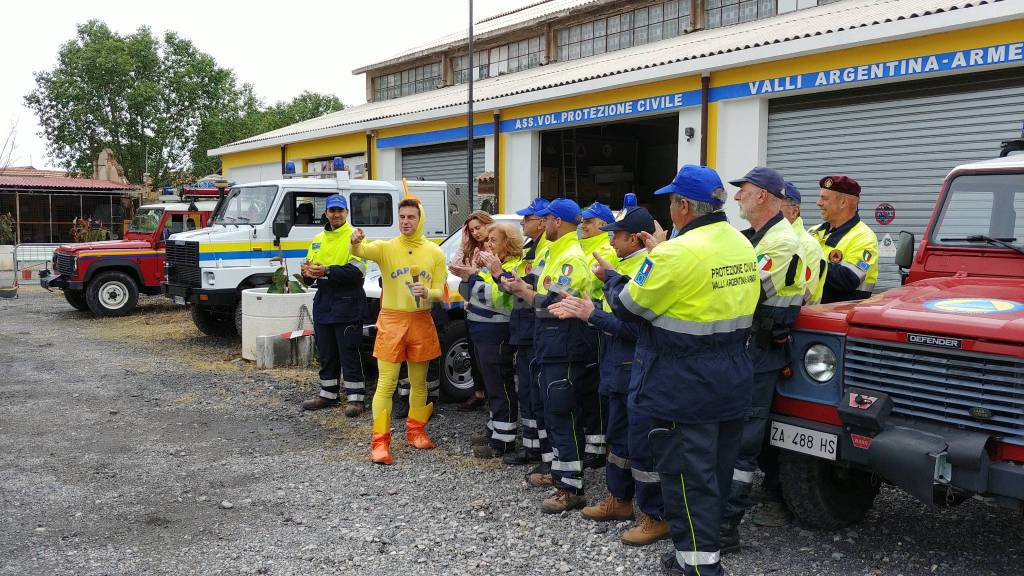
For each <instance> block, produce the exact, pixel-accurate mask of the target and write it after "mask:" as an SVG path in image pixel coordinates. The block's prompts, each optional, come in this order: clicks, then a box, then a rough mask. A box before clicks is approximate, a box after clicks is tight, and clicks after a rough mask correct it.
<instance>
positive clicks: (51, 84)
mask: <svg viewBox="0 0 1024 576" xmlns="http://www.w3.org/2000/svg"><path fill="white" fill-rule="evenodd" d="M35 78H36V88H35V90H33V91H32V92H31V93H30V94H28V95H27V96H26V97H25V102H26V104H27V105H28V106H29V107H30V108H31V109H32V110H34V111H35V113H36V115H37V116H38V118H39V123H40V126H42V129H43V131H42V135H43V136H44V137H45V139H46V141H47V152H48V154H49V155H50V156H51V157H52V158H54V159H55V160H56V161H57V162H58V163H59V164H60V165H61V166H62V167H63V168H65V169H67V170H70V171H74V172H79V173H87V174H88V173H90V172H91V171H92V162H93V160H94V159H95V157H96V155H97V154H98V153H99V152H100V150H102V149H103V148H105V147H109V148H110V149H111V150H113V152H114V154H115V155H116V156H117V158H118V161H119V162H120V163H121V165H122V166H123V167H124V170H125V176H126V177H127V178H128V180H129V181H130V182H133V183H140V182H141V181H142V174H143V173H144V172H145V171H146V169H147V166H148V170H149V173H150V174H151V175H152V176H153V180H154V182H155V183H156V184H157V185H160V184H168V183H172V182H171V181H172V179H174V177H175V175H177V174H180V173H181V172H182V171H189V168H190V166H189V164H190V160H191V156H192V151H193V148H194V146H195V143H196V133H197V131H198V128H199V126H200V125H202V124H203V123H204V122H205V121H208V119H209V118H211V117H219V116H221V115H223V114H224V111H225V110H226V109H229V108H231V106H232V105H234V103H235V102H237V100H238V90H237V89H236V84H235V78H234V74H233V73H232V72H231V71H230V70H228V69H225V68H221V67H219V66H217V63H216V61H215V60H214V59H213V58H212V57H211V56H210V55H208V54H205V53H203V52H200V51H199V50H198V49H196V47H195V46H194V45H193V44H192V43H191V42H190V41H188V40H186V39H183V38H181V37H179V36H178V35H177V34H175V33H173V32H168V33H166V34H164V36H163V39H162V40H161V39H158V38H156V37H154V36H153V34H152V33H151V32H150V30H149V28H146V27H142V28H139V29H138V30H137V31H135V32H134V33H133V34H130V35H126V36H125V35H120V34H117V33H115V32H113V31H111V30H110V28H108V27H107V25H106V24H104V23H103V22H100V21H97V20H90V21H89V22H86V23H85V24H81V25H79V27H78V31H77V34H76V35H75V38H73V39H72V40H70V41H68V42H67V43H65V44H64V45H63V46H62V47H61V48H60V51H59V53H58V58H57V65H56V66H55V67H54V68H53V70H49V71H44V72H38V73H36V75H35Z"/></svg>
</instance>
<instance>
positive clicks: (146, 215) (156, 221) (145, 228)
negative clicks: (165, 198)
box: [128, 208, 164, 234]
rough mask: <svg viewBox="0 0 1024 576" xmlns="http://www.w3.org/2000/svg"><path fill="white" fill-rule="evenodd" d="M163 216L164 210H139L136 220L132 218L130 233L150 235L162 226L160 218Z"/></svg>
mask: <svg viewBox="0 0 1024 576" xmlns="http://www.w3.org/2000/svg"><path fill="white" fill-rule="evenodd" d="M163 214H164V209H163V208H139V210H138V211H137V212H136V213H135V218H132V223H131V225H130V226H129V227H128V231H129V232H142V233H143V234H150V233H152V232H154V231H156V227H157V226H159V225H160V217H161V216H163Z"/></svg>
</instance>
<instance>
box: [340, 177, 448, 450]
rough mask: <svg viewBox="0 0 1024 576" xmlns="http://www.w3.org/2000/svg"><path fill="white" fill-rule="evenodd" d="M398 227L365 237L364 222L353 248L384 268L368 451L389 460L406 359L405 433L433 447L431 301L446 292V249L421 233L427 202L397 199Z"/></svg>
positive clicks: (436, 352) (436, 349)
mask: <svg viewBox="0 0 1024 576" xmlns="http://www.w3.org/2000/svg"><path fill="white" fill-rule="evenodd" d="M398 229H399V231H400V232H401V234H400V235H399V236H398V237H396V238H392V239H391V240H374V241H369V240H365V237H366V235H365V233H364V232H363V230H362V228H358V229H356V231H355V232H354V233H353V234H352V254H353V255H355V256H358V257H359V258H363V259H366V260H373V261H375V262H376V263H377V264H378V265H379V266H380V270H381V278H382V280H383V294H382V295H381V311H380V315H379V316H378V317H377V341H376V343H375V344H374V347H373V356H374V357H375V358H377V368H378V374H379V375H378V377H377V390H376V392H375V393H374V395H373V436H372V438H371V440H370V457H371V459H372V460H373V461H374V462H375V463H377V464H391V463H393V462H394V459H393V458H392V456H391V402H392V400H391V398H392V396H393V395H394V393H395V387H396V386H397V385H398V371H399V368H401V365H402V362H407V363H408V374H409V384H410V388H411V390H410V393H409V416H408V418H406V420H405V438H406V440H407V441H408V442H409V443H410V444H412V445H413V446H415V447H416V448H433V447H434V443H433V441H431V439H430V436H428V435H427V433H426V430H424V427H425V426H426V424H427V420H429V419H430V412H431V410H432V409H433V406H434V405H433V404H427V364H428V363H429V362H430V360H432V359H434V358H437V357H438V356H440V355H441V345H440V343H439V342H438V340H437V330H436V329H435V328H434V322H433V320H432V319H431V317H430V304H431V302H437V301H439V300H441V299H442V298H443V293H444V284H445V281H446V280H447V278H448V274H447V270H446V269H445V263H444V253H442V252H441V249H440V248H438V246H437V245H436V244H434V243H433V242H430V241H428V240H426V239H425V238H424V237H423V206H422V205H421V204H420V202H419V200H418V199H416V198H414V197H412V196H407V197H406V198H405V199H404V200H402V201H401V202H400V203H399V204H398Z"/></svg>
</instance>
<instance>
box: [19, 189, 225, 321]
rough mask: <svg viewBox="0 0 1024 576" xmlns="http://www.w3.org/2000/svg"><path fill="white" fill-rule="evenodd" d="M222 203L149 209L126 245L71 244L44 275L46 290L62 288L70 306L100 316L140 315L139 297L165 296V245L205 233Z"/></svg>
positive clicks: (150, 206)
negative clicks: (179, 235)
mask: <svg viewBox="0 0 1024 576" xmlns="http://www.w3.org/2000/svg"><path fill="white" fill-rule="evenodd" d="M215 204H216V202H210V201H203V202H192V203H184V202H179V203H168V204H147V205H145V206H141V207H140V208H139V209H138V210H137V211H136V212H135V218H133V219H132V223H131V226H130V227H129V228H128V232H127V233H126V234H125V237H124V239H122V240H109V241H105V242H85V243H81V244H65V245H62V246H60V247H59V248H57V250H55V251H54V253H53V262H52V264H53V271H52V273H51V272H50V271H49V270H45V271H43V272H42V273H40V275H39V284H40V285H41V286H42V287H43V288H46V289H50V288H60V289H61V290H63V291H64V297H65V298H67V301H68V303H69V304H71V305H72V306H74V307H75V308H77V309H78V310H91V311H92V312H93V314H96V315H97V316H124V315H126V314H130V313H131V312H132V311H133V310H135V305H136V304H137V303H138V300H139V293H140V292H141V293H143V294H150V295H154V294H159V293H160V283H161V282H163V279H164V245H165V244H166V241H167V237H168V236H170V235H171V234H176V233H178V232H186V231H188V230H196V229H199V228H205V227H206V223H207V220H208V219H209V217H210V214H211V213H212V212H213V207H214V205H215Z"/></svg>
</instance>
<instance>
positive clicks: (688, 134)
mask: <svg viewBox="0 0 1024 576" xmlns="http://www.w3.org/2000/svg"><path fill="white" fill-rule="evenodd" d="M694 134H696V132H694V130H693V127H692V126H687V127H686V128H685V129H683V135H684V136H686V141H687V142H689V141H690V140H693V135H694Z"/></svg>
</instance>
